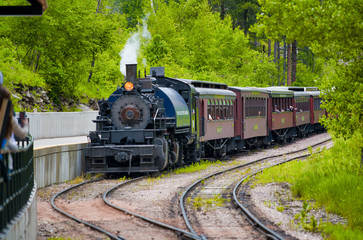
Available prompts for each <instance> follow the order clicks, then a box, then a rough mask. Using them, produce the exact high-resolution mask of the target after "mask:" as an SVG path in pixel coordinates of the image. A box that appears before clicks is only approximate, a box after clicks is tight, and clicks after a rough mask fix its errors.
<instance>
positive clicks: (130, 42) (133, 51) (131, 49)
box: [119, 14, 151, 76]
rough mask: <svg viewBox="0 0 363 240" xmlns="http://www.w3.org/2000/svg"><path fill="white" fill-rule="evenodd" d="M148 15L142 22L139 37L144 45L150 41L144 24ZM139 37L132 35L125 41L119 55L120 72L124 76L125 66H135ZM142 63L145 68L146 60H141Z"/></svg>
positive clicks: (139, 44) (136, 34)
mask: <svg viewBox="0 0 363 240" xmlns="http://www.w3.org/2000/svg"><path fill="white" fill-rule="evenodd" d="M149 15H150V14H147V15H146V16H145V18H144V19H143V20H142V23H143V28H142V30H141V37H142V39H143V40H144V41H145V43H147V42H148V41H149V40H150V39H151V33H150V32H149V30H148V29H147V23H146V22H147V18H148V17H149ZM141 37H140V33H139V32H136V33H134V34H132V36H131V37H130V38H129V39H127V42H126V44H125V46H124V49H122V50H121V52H120V53H119V55H120V57H121V61H120V71H121V73H122V74H123V75H124V76H126V64H137V56H138V53H139V49H140V46H141ZM142 63H143V65H144V66H145V67H146V59H143V61H142Z"/></svg>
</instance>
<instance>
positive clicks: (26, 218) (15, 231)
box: [0, 185, 38, 240]
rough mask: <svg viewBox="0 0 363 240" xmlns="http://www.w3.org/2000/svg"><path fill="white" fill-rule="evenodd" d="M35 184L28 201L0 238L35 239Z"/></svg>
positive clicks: (9, 239) (11, 239)
mask: <svg viewBox="0 0 363 240" xmlns="http://www.w3.org/2000/svg"><path fill="white" fill-rule="evenodd" d="M36 189H37V186H36V185H34V188H33V190H32V193H31V194H30V198H29V201H28V203H27V204H26V205H25V206H24V208H23V209H22V210H21V211H20V212H19V214H18V215H17V216H16V217H15V218H14V219H13V220H12V221H11V223H10V224H8V226H7V228H6V229H4V233H3V234H0V239H4V240H14V239H17V240H18V239H19V240H21V239H37V235H38V231H37V198H36Z"/></svg>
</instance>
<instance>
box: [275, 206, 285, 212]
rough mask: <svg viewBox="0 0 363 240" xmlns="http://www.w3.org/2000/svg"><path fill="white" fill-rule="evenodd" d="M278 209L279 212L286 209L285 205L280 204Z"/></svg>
mask: <svg viewBox="0 0 363 240" xmlns="http://www.w3.org/2000/svg"><path fill="white" fill-rule="evenodd" d="M276 210H277V211H279V212H282V211H284V210H285V207H284V206H280V205H279V206H277V207H276Z"/></svg>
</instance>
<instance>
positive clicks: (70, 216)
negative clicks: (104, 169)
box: [51, 178, 125, 240]
mask: <svg viewBox="0 0 363 240" xmlns="http://www.w3.org/2000/svg"><path fill="white" fill-rule="evenodd" d="M100 180H102V178H98V179H94V180H90V181H85V182H82V183H80V184H76V185H74V186H72V187H69V188H67V189H65V190H63V191H61V192H59V193H57V194H56V195H54V196H53V198H52V200H51V204H52V207H53V208H54V209H55V210H57V211H58V212H60V213H61V214H63V215H65V216H66V217H68V218H70V219H73V220H75V221H77V222H79V223H83V224H84V225H86V226H88V227H90V228H92V229H94V230H97V231H99V232H101V233H103V234H105V235H107V236H109V237H110V238H111V239H115V240H122V239H125V238H123V237H121V236H116V235H114V234H112V233H110V232H108V231H107V230H105V229H103V228H100V227H98V226H96V225H94V224H92V223H90V222H87V221H83V220H81V219H79V218H77V217H75V216H73V215H71V214H69V213H67V212H65V211H63V210H61V209H60V208H58V207H57V206H56V205H55V203H54V200H55V199H56V198H57V197H59V196H60V195H62V194H64V193H67V192H69V191H70V190H72V189H75V188H77V187H80V186H82V185H85V184H88V183H92V182H96V181H100Z"/></svg>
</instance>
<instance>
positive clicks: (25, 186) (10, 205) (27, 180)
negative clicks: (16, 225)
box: [0, 137, 34, 233]
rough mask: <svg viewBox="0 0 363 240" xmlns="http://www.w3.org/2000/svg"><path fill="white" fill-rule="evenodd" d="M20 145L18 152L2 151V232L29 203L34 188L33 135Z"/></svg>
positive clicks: (0, 224)
mask: <svg viewBox="0 0 363 240" xmlns="http://www.w3.org/2000/svg"><path fill="white" fill-rule="evenodd" d="M18 146H19V150H18V151H16V152H1V155H2V159H1V160H0V161H2V164H1V166H0V168H2V169H1V171H0V233H1V232H2V231H3V230H4V229H5V228H6V226H7V225H8V223H9V222H10V221H12V220H13V219H14V217H15V216H16V215H17V214H18V213H19V212H20V211H21V210H22V208H23V207H24V206H25V205H26V204H27V202H28V201H29V197H30V194H31V192H32V190H33V188H34V167H33V139H32V137H28V138H27V139H26V140H24V141H19V142H18Z"/></svg>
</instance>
